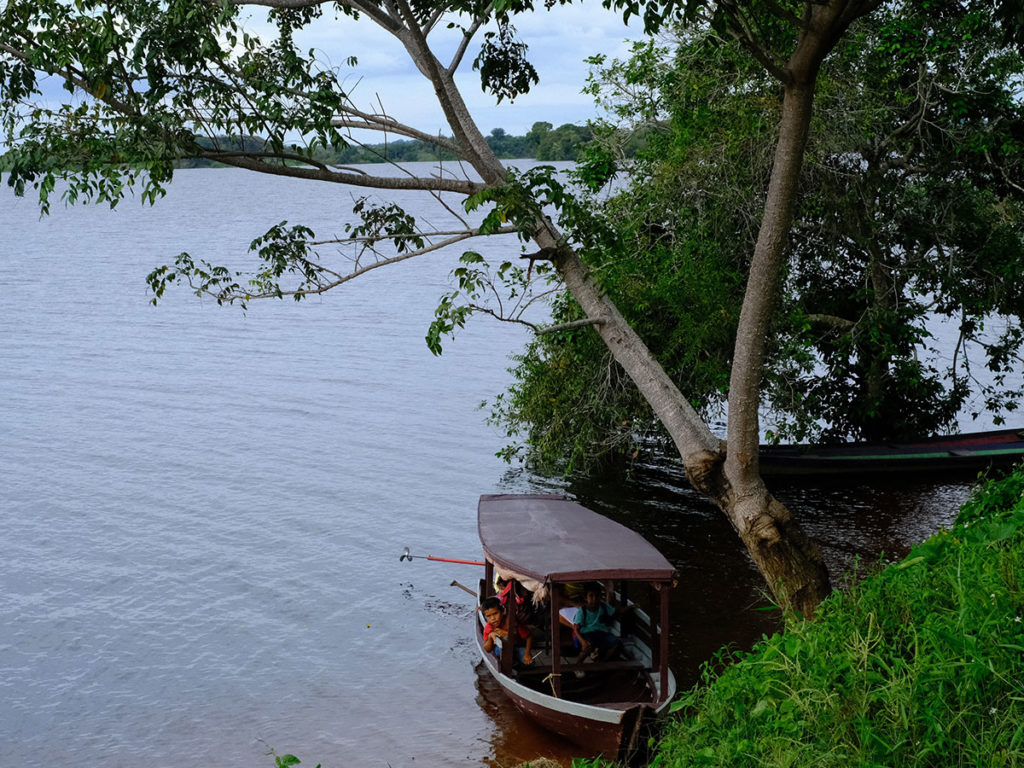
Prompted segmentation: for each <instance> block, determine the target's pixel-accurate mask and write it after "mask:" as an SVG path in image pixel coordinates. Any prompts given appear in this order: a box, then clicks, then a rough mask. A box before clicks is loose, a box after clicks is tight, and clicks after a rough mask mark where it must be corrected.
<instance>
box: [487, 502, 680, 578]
mask: <svg viewBox="0 0 1024 768" xmlns="http://www.w3.org/2000/svg"><path fill="white" fill-rule="evenodd" d="M477 525H478V527H479V530H480V541H481V543H482V544H483V546H484V553H485V554H486V555H487V557H488V558H490V559H491V561H493V562H494V563H495V564H496V565H498V566H499V567H502V568H507V569H509V570H513V571H516V572H517V573H521V574H523V575H524V576H529V577H530V578H533V579H536V580H537V581H540V582H546V581H559V582H564V581H586V580H588V579H644V580H647V581H669V580H670V579H672V578H673V577H674V575H675V569H674V568H673V567H672V565H671V564H670V563H669V562H668V560H666V559H665V558H664V557H663V556H662V554H661V553H660V552H658V550H656V549H655V548H654V547H653V546H651V545H650V544H648V543H647V541H646V540H645V539H644V538H643V537H642V536H640V534H638V533H636V532H634V531H631V530H630V529H629V528H626V527H625V526H623V525H619V524H618V523H616V522H615V521H613V520H609V519H608V518H607V517H604V516H602V515H599V514H597V513H596V512H591V511H590V510H589V509H587V508H586V507H582V506H580V505H579V504H577V503H576V502H574V501H570V500H568V499H566V498H563V497H561V496H549V495H540V494H521V495H520V494H516V495H511V494H509V495H490V496H481V497H480V504H479V506H478V508H477Z"/></svg>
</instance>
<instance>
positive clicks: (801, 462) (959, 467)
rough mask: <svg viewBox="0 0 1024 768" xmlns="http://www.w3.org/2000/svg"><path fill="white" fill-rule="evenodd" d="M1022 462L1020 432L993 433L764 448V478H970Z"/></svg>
mask: <svg viewBox="0 0 1024 768" xmlns="http://www.w3.org/2000/svg"><path fill="white" fill-rule="evenodd" d="M1022 458H1024V433H1022V432H1021V431H1020V430H1015V429H1009V430H997V431H994V432H978V433H973V434H963V435H953V436H950V437H937V438H931V439H928V440H920V441H918V442H913V443H890V444H874V443H839V444H836V445H779V446H763V447H762V448H761V451H760V467H761V475H762V476H764V477H806V476H816V477H823V478H825V477H850V476H863V477H872V476H878V477H885V476H894V475H901V476H903V475H928V474H936V473H939V474H943V475H944V476H946V475H948V476H951V477H952V476H961V477H963V476H968V475H972V474H977V473H978V472H984V471H986V470H989V469H1005V468H1008V467H1011V466H1013V465H1014V464H1016V463H1018V462H1019V461H1020V460H1021V459H1022Z"/></svg>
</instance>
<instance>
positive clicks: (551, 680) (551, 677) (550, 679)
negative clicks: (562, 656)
mask: <svg viewBox="0 0 1024 768" xmlns="http://www.w3.org/2000/svg"><path fill="white" fill-rule="evenodd" d="M561 676H562V673H561V672H558V673H557V674H556V673H554V672H550V673H548V676H547V677H545V678H544V679H543V680H541V681H540V682H541V685H543V684H544V683H551V695H552V696H554V697H555V698H556V699H557V698H558V691H556V690H555V681H554V678H556V677H561Z"/></svg>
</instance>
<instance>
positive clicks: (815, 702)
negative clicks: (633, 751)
mask: <svg viewBox="0 0 1024 768" xmlns="http://www.w3.org/2000/svg"><path fill="white" fill-rule="evenodd" d="M1022 495H1024V471H1018V472H1016V473H1015V474H1013V475H1011V476H1009V477H1007V478H1006V479H1004V480H1001V481H998V482H990V483H987V484H985V485H983V486H981V487H980V488H979V489H977V490H976V491H975V493H974V494H973V496H972V497H971V499H970V500H969V501H968V503H967V504H966V505H965V506H964V508H963V509H962V511H961V513H960V516H959V518H958V519H957V522H956V525H955V526H954V528H953V530H951V531H942V532H940V533H939V534H937V535H935V536H933V537H932V538H930V539H929V540H928V541H926V542H924V543H923V544H921V545H919V546H918V547H916V548H915V549H914V550H913V551H912V552H911V553H910V555H908V556H907V557H906V558H905V559H904V560H903V561H902V562H900V563H898V564H895V565H892V566H890V567H887V568H885V569H883V570H879V571H878V572H877V573H873V574H871V575H869V576H868V577H867V578H865V579H863V580H862V581H859V582H858V583H857V584H856V585H855V586H853V587H851V588H850V589H849V590H847V591H844V592H837V593H836V594H835V595H833V596H832V597H831V598H829V599H828V600H827V601H826V603H825V604H824V605H823V606H822V608H821V611H820V614H819V617H818V619H817V620H816V621H814V622H807V623H804V622H800V621H792V622H790V624H789V626H788V628H787V630H786V632H785V633H784V634H779V635H775V636H772V637H770V638H766V639H765V640H763V641H762V642H761V643H760V644H758V646H756V647H755V648H754V649H753V651H751V652H750V653H749V654H742V655H741V656H740V657H739V658H736V659H732V660H731V661H732V663H729V664H728V665H725V666H723V664H722V662H723V661H725V660H723V659H719V660H717V667H716V669H717V670H718V671H717V672H716V671H714V670H712V669H711V667H710V665H709V668H708V670H707V671H706V673H705V679H704V682H703V683H702V684H701V685H700V686H697V687H696V688H694V689H693V690H691V691H689V692H688V693H686V694H684V695H683V696H682V697H680V699H679V700H678V701H677V702H676V704H675V707H676V715H675V717H676V718H677V719H676V720H674V721H673V722H672V723H671V724H670V725H669V726H668V727H667V728H666V730H665V732H664V735H663V740H662V743H661V746H660V748H659V752H658V753H657V755H656V757H655V759H654V761H653V763H652V765H655V766H658V768H682V767H683V766H729V767H730V768H739V767H740V766H758V768H764V767H765V766H778V767H779V768H781V767H782V766H801V767H803V766H836V767H837V768H838V767H840V766H841V767H842V768H851V767H854V766H864V767H866V766H872V767H880V766H889V767H891V768H898V767H903V766H915V767H916V766H935V767H936V768H938V767H939V766H942V767H943V768H945V767H946V766H1022V767H1024V500H1022Z"/></svg>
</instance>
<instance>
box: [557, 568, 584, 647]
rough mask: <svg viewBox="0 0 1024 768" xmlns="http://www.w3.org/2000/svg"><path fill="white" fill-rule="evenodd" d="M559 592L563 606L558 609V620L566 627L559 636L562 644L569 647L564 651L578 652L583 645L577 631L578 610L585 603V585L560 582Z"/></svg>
mask: <svg viewBox="0 0 1024 768" xmlns="http://www.w3.org/2000/svg"><path fill="white" fill-rule="evenodd" d="M558 593H559V598H560V599H559V603H560V604H561V606H562V607H561V608H559V609H558V622H559V624H561V626H562V627H563V628H564V629H561V630H560V632H559V637H560V641H561V643H562V645H563V646H566V647H567V650H566V651H564V652H563V653H568V652H571V653H573V654H576V653H578V652H579V650H580V648H581V647H582V639H581V638H580V636H579V634H578V633H577V632H576V612H577V611H579V608H580V606H581V605H582V604H583V585H582V584H579V583H573V584H559V585H558ZM569 646H571V647H569Z"/></svg>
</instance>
